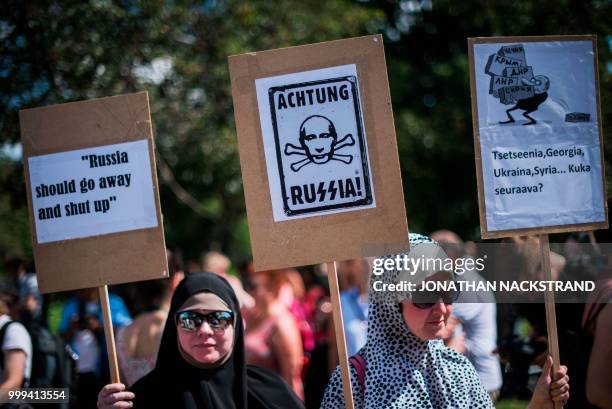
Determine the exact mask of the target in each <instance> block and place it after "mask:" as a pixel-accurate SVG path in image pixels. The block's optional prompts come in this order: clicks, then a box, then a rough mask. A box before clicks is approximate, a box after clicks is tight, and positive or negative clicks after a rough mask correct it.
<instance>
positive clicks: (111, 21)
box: [0, 0, 612, 258]
mask: <svg viewBox="0 0 612 409" xmlns="http://www.w3.org/2000/svg"><path fill="white" fill-rule="evenodd" d="M610 17H611V15H610V3H609V2H606V1H603V0H602V1H586V2H573V1H569V0H560V1H558V2H555V3H554V4H551V3H550V2H546V1H543V0H532V1H526V2H511V1H497V2H486V3H483V2H476V1H464V2H456V1H450V0H447V1H435V2H434V3H433V7H432V5H431V2H430V1H399V2H397V1H388V0H377V1H361V2H356V1H354V2H351V1H348V0H330V1H315V0H301V1H298V0H284V1H262V0H253V1H238V0H204V1H197V2H196V1H162V0H149V1H144V0H143V1H136V0H133V1H130V0H123V1H120V0H116V1H110V0H107V1H105V0H89V1H76V0H72V1H19V0H7V1H4V2H3V3H2V8H1V11H0V56H1V58H0V146H2V145H3V144H15V143H18V141H19V123H18V110H19V109H22V108H26V107H33V106H40V105H47V104H53V103H62V102H67V101H73V100H80V99H86V98H96V97H103V96H109V95H115V94H121V93H127V92H134V91H140V90H147V91H148V92H149V98H150V103H151V110H152V118H153V123H154V135H155V139H156V147H157V150H158V157H157V159H158V172H159V176H160V183H161V200H162V210H163V213H164V225H165V231H166V239H167V242H168V244H170V245H172V246H178V247H181V248H182V249H184V251H185V253H186V255H187V256H188V257H191V258H196V257H197V255H198V254H199V253H200V252H201V251H203V250H205V249H208V248H210V247H213V248H218V249H221V250H223V251H226V252H228V253H230V255H232V256H234V257H238V258H240V257H244V256H246V255H247V253H248V251H249V245H248V229H247V227H246V215H245V208H244V197H243V193H242V182H241V176H240V167H239V162H238V154H237V149H236V136H235V128H234V118H233V110H232V101H231V94H230V84H229V75H228V70H227V56H228V55H232V54H238V53H243V52H248V51H259V50H265V49H270V48H279V47H286V46H291V45H297V44H306V43H313V42H318V41H326V40H333V39H339V38H346V37H351V36H358V35H365V34H371V33H376V32H382V33H384V34H385V43H386V52H387V64H388V68H389V81H390V84H391V94H392V99H393V104H394V111H395V121H396V130H397V136H398V145H399V149H400V159H401V164H402V173H403V178H404V188H405V189H404V190H405V195H406V204H407V209H408V214H409V226H410V227H411V229H413V230H418V231H424V232H426V231H430V230H432V229H435V228H441V227H446V228H451V229H455V230H457V231H458V232H459V233H460V234H462V235H464V236H466V237H469V238H475V236H477V234H478V212H477V202H476V183H475V177H474V158H473V140H472V126H471V109H470V97H469V82H468V64H467V45H466V38H467V37H469V36H492V35H545V34H585V33H595V34H598V35H599V53H600V54H599V56H600V60H599V61H600V80H601V85H600V88H601V91H602V98H601V101H602V114H603V121H604V124H609V123H610V119H611V118H610V114H611V112H610V108H609V107H608V106H607V101H609V100H610V92H611V91H610V90H611V89H612V87H610V85H611V84H610V82H611V70H612V68H611V66H610V64H611V62H610V24H609V22H610V21H611V18H610ZM608 128H609V127H608ZM608 134H609V133H606V135H608ZM608 145H609V144H608ZM607 149H608V151H609V149H610V146H608V147H607ZM608 156H609V155H608ZM608 169H610V166H608ZM26 206H27V205H26V199H25V188H24V184H23V175H22V167H21V164H20V163H18V162H16V161H15V160H14V159H12V158H10V157H9V156H7V155H0V256H2V255H6V254H7V253H9V252H21V253H24V254H25V255H28V254H29V251H30V250H29V235H28V234H29V233H28V226H27V211H26V208H27V207H26Z"/></svg>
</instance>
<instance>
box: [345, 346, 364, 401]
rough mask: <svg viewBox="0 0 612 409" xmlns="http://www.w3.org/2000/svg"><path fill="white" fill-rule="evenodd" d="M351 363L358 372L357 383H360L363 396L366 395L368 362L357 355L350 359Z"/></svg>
mask: <svg viewBox="0 0 612 409" xmlns="http://www.w3.org/2000/svg"><path fill="white" fill-rule="evenodd" d="M349 363H350V364H351V365H353V368H355V371H356V372H357V381H359V388H360V389H361V395H363V394H364V393H365V375H366V361H365V359H363V357H362V356H361V355H359V353H357V354H355V355H353V356H351V357H350V358H349Z"/></svg>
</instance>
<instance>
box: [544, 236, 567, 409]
mask: <svg viewBox="0 0 612 409" xmlns="http://www.w3.org/2000/svg"><path fill="white" fill-rule="evenodd" d="M540 252H541V254H542V270H544V280H546V281H551V280H552V274H551V271H550V245H549V243H548V234H541V235H540ZM544 306H545V308H546V330H547V332H548V337H547V338H548V352H549V353H550V355H551V356H552V359H553V372H556V371H557V369H559V359H560V357H559V339H558V335H557V315H556V312H555V293H554V292H552V291H546V292H545V293H544ZM554 404H555V409H561V408H563V404H561V402H555V403H554Z"/></svg>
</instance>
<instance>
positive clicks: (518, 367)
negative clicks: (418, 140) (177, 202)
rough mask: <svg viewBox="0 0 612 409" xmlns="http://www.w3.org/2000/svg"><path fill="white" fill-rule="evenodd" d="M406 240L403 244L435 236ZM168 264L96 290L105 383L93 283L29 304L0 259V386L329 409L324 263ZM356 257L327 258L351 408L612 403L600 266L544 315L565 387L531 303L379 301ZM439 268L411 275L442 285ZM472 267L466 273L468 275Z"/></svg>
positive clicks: (333, 374) (445, 240) (330, 334)
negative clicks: (111, 357) (278, 266)
mask: <svg viewBox="0 0 612 409" xmlns="http://www.w3.org/2000/svg"><path fill="white" fill-rule="evenodd" d="M431 237H432V239H433V240H435V242H437V243H439V244H440V246H441V248H443V249H444V250H445V251H446V254H447V255H448V256H449V257H452V258H455V259H456V258H468V257H475V256H476V252H477V251H478V250H477V246H476V245H474V244H473V243H464V242H463V241H462V240H461V238H460V237H459V236H457V235H456V234H455V233H453V232H450V231H447V230H440V231H436V232H433V233H432V234H431ZM410 239H411V246H412V247H413V248H414V247H415V246H418V245H419V244H420V243H433V242H434V241H432V239H430V238H428V237H427V236H420V235H414V234H411V237H410ZM593 239H594V238H593V237H591V238H590V240H591V241H594V240H593ZM517 240H520V239H517ZM580 240H583V241H584V237H580V236H576V235H571V236H569V237H568V238H567V240H566V242H565V247H566V248H567V251H566V252H565V253H564V255H565V257H562V256H558V257H560V259H556V258H555V257H557V256H553V259H554V260H556V262H557V264H556V266H557V267H558V271H557V274H558V275H563V274H570V273H571V274H576V273H577V272H578V273H580V271H582V270H581V268H582V269H584V268H586V267H585V266H586V265H591V264H592V263H591V262H590V261H589V260H585V259H584V257H585V255H584V254H581V253H580V251H579V250H577V249H576V248H575V246H573V244H574V243H575V242H578V241H580ZM517 257H518V256H517ZM525 258H528V257H527V256H525ZM168 261H169V271H170V277H169V278H168V279H161V280H151V281H144V282H139V283H133V284H125V285H119V286H114V287H112V288H111V290H112V291H111V294H110V309H111V314H112V324H113V329H114V331H115V338H116V346H117V355H118V362H119V369H120V378H121V382H122V383H121V384H110V383H109V382H110V381H109V368H108V357H107V355H106V348H105V345H106V344H105V340H104V331H103V327H102V318H101V310H100V306H99V302H98V297H97V291H96V289H83V290H78V291H74V292H69V293H64V294H58V295H45V296H44V297H43V296H41V295H40V294H39V292H38V290H37V286H36V275H35V273H34V266H32V265H28V264H27V263H25V262H24V261H23V260H19V259H11V260H9V261H7V262H6V263H5V271H6V273H7V276H6V279H5V280H4V281H3V284H2V286H1V288H0V345H1V348H2V351H3V355H4V356H3V359H2V365H1V366H0V374H1V375H2V376H1V378H0V382H1V383H0V390H2V389H7V388H14V387H24V386H30V387H33V386H39V387H45V386H46V387H51V386H53V387H68V388H70V396H71V399H70V403H69V404H67V405H64V406H61V405H58V407H65V408H68V407H75V408H80V407H83V408H93V407H98V408H100V409H105V408H120V407H131V406H135V407H159V405H160V404H161V405H162V407H177V408H179V407H184V408H240V407H249V408H267V407H272V408H293V407H296V408H298V407H306V408H309V409H310V408H324V409H328V408H341V407H344V397H343V393H342V387H341V381H340V379H341V377H340V370H339V366H338V363H339V362H338V352H337V348H336V341H335V335H334V330H333V325H332V306H331V301H330V296H329V290H328V287H327V279H326V277H327V275H326V272H325V267H324V266H323V265H322V266H314V267H311V268H303V269H300V270H295V269H285V270H277V271H263V272H259V271H255V270H254V268H253V265H252V263H250V262H243V263H241V264H238V265H237V266H236V267H234V266H233V265H232V262H231V261H230V259H229V258H228V257H227V256H225V255H224V254H222V253H220V252H206V253H204V254H203V255H202V256H201V258H200V259H199V260H197V261H190V262H188V263H184V262H183V261H182V260H181V258H180V257H179V253H178V252H171V251H168ZM554 262H555V261H553V263H554ZM371 265H372V260H368V259H363V260H348V261H343V262H340V263H338V271H339V280H340V288H341V295H340V299H341V308H342V312H343V317H344V330H345V334H346V343H347V349H348V354H349V355H350V356H351V357H352V359H351V373H352V382H353V384H352V389H353V396H354V399H355V407H356V408H387V407H389V408H393V407H415V408H451V407H452V408H477V407H483V408H489V407H493V405H494V404H495V402H496V401H497V400H500V399H501V400H503V399H505V398H520V399H523V400H524V401H526V402H529V404H528V405H529V406H528V407H529V408H540V407H541V408H548V407H552V406H550V405H552V402H553V401H560V402H564V403H565V405H566V406H565V407H566V408H589V407H599V408H610V407H612V396H610V393H611V392H610V390H609V387H608V386H609V382H610V380H612V373H611V370H610V367H611V365H609V362H610V358H611V357H612V351H610V349H609V339H610V338H611V336H612V307H611V306H610V301H612V279H610V278H606V277H612V274H610V273H605V271H609V266H607V265H606V264H605V263H603V264H602V265H601V270H602V271H603V273H601V274H599V277H600V278H602V277H603V279H601V280H600V281H599V282H598V287H597V290H596V291H595V292H594V294H593V295H592V299H591V300H589V302H588V303H587V304H567V305H564V306H563V307H562V308H561V310H562V311H563V312H564V314H565V313H567V315H566V316H576V317H578V316H579V317H580V319H578V320H573V321H577V322H573V321H572V322H568V320H566V318H565V317H566V316H564V318H563V319H560V320H559V322H560V323H562V324H561V325H560V326H559V337H560V347H561V359H562V361H563V362H562V363H564V364H567V367H569V372H570V374H571V375H572V381H571V387H572V393H571V394H569V392H568V390H569V381H568V376H567V373H566V371H567V367H565V366H561V368H560V369H559V370H558V371H556V372H555V371H552V372H551V370H550V368H551V363H552V361H551V359H550V358H549V356H548V352H547V350H546V330H545V326H544V327H543V324H542V318H541V317H542V316H543V310H544V309H543V306H542V305H532V304H530V305H527V306H526V307H525V306H521V305H507V304H496V303H495V298H494V296H493V295H492V294H485V295H483V297H484V299H481V300H479V302H472V300H469V301H468V300H467V299H463V298H462V297H463V296H464V295H463V294H457V296H456V297H450V295H446V294H439V296H440V297H439V298H436V300H434V302H429V303H423V302H417V301H416V300H414V299H411V298H410V297H408V298H406V299H402V300H398V301H397V302H396V303H395V304H393V303H392V304H389V303H382V302H379V301H377V300H376V299H374V298H373V296H372V293H371V291H372V289H371V286H370V278H371V275H370V272H371ZM572 269H573V270H572ZM570 270H572V271H570ZM203 272H206V273H203ZM398 274H400V272H399V271H396V272H391V274H390V275H388V276H387V277H386V278H385V279H386V280H393V279H397V275H398ZM440 274H441V272H439V271H438V272H436V271H432V272H431V274H429V275H428V277H426V278H425V279H437V280H439V279H450V278H446V277H442V276H440ZM487 274H489V272H488V271H485V272H481V273H480V274H479V273H478V272H476V271H469V272H468V275H471V279H473V280H485V279H487V278H489V277H487ZM606 274H607V275H606ZM483 276H484V277H483ZM540 310H541V311H540ZM572 314H573V315H572ZM570 321H571V320H570ZM578 347H579V348H578ZM570 350H571V351H572V353H571V354H570V353H568V352H567V351H570ZM525 351H528V352H525ZM579 354H581V355H580V356H578V355H579ZM536 368H541V369H540V370H539V371H535V370H534V369H536ZM534 372H537V374H536V375H534ZM540 373H541V374H540ZM155 391H156V392H155ZM0 398H1V396H0ZM568 399H569V400H568ZM161 402H166V403H167V405H166V406H164V404H162V403H161ZM96 405H97V406H96ZM0 407H2V406H1V405H0Z"/></svg>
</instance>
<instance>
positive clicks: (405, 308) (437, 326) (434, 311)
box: [401, 300, 453, 341]
mask: <svg viewBox="0 0 612 409" xmlns="http://www.w3.org/2000/svg"><path fill="white" fill-rule="evenodd" d="M438 301H439V302H437V303H436V304H434V305H433V306H432V307H431V308H427V309H420V308H417V307H415V306H414V304H412V301H411V300H404V301H403V302H402V303H401V306H402V315H403V316H404V322H405V323H406V326H407V327H408V329H409V330H410V331H411V332H412V333H413V334H414V335H416V336H417V337H419V338H420V339H422V340H424V341H429V340H432V339H440V338H443V337H444V336H446V335H447V328H446V324H447V322H448V317H450V315H451V312H452V309H453V306H452V304H444V303H443V302H442V301H441V300H438Z"/></svg>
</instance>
